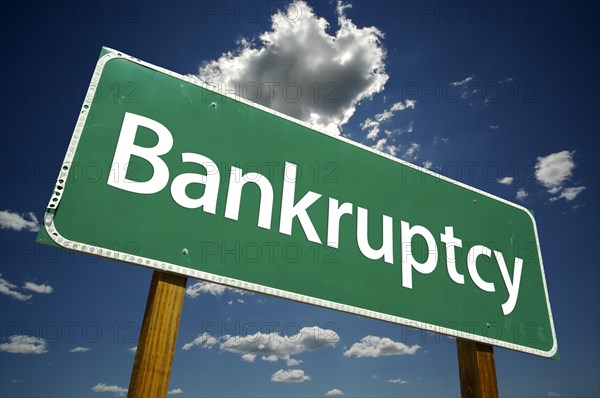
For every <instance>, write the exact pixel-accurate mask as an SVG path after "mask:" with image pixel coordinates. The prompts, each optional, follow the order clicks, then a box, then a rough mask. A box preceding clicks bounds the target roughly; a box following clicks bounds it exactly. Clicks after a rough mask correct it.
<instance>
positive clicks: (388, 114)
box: [360, 99, 417, 140]
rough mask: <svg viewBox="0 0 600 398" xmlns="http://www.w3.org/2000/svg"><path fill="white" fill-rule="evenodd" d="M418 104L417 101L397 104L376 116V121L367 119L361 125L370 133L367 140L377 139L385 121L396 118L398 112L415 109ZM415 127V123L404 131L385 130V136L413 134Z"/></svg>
mask: <svg viewBox="0 0 600 398" xmlns="http://www.w3.org/2000/svg"><path fill="white" fill-rule="evenodd" d="M416 103H417V101H415V100H411V99H407V100H405V101H404V102H402V101H400V102H396V103H395V104H394V105H392V106H391V107H390V108H389V109H386V110H385V111H383V112H382V113H378V114H376V115H375V120H373V119H371V118H367V119H366V120H365V121H364V122H362V123H361V125H360V128H361V129H362V130H363V131H368V133H367V139H370V140H374V139H377V136H378V135H379V131H380V128H381V124H382V123H384V122H385V121H388V120H390V119H391V118H392V117H394V115H395V114H396V112H399V111H403V110H406V109H415V104H416ZM413 126H414V123H413V122H410V123H409V125H408V127H407V128H406V129H405V130H402V129H396V130H393V131H392V130H385V134H386V135H387V136H391V135H393V134H394V133H398V134H401V133H402V132H403V131H406V132H408V133H412V131H413Z"/></svg>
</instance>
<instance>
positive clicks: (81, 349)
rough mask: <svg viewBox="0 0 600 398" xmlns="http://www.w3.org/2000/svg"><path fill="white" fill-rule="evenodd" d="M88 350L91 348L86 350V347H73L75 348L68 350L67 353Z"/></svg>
mask: <svg viewBox="0 0 600 398" xmlns="http://www.w3.org/2000/svg"><path fill="white" fill-rule="evenodd" d="M89 350H91V348H88V347H75V348H71V349H70V350H69V352H88V351H89Z"/></svg>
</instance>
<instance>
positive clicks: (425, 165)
mask: <svg viewBox="0 0 600 398" xmlns="http://www.w3.org/2000/svg"><path fill="white" fill-rule="evenodd" d="M432 167H433V162H432V161H431V160H426V161H424V162H423V168H425V169H427V170H431V168H432Z"/></svg>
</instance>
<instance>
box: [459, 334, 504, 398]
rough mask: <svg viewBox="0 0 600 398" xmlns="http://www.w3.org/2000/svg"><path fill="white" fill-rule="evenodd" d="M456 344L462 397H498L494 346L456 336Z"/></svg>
mask: <svg viewBox="0 0 600 398" xmlns="http://www.w3.org/2000/svg"><path fill="white" fill-rule="evenodd" d="M456 345H457V349H458V373H459V377H460V393H461V396H462V398H498V384H497V381H496V364H495V362H494V348H493V347H492V346H491V345H488V344H481V343H477V342H474V341H469V340H464V339H458V338H457V339H456Z"/></svg>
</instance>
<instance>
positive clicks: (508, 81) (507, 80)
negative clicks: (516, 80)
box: [498, 76, 513, 84]
mask: <svg viewBox="0 0 600 398" xmlns="http://www.w3.org/2000/svg"><path fill="white" fill-rule="evenodd" d="M512 81H513V78H512V77H510V76H508V77H506V78H505V79H504V80H500V81H499V82H498V83H500V84H505V83H510V82H512Z"/></svg>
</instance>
